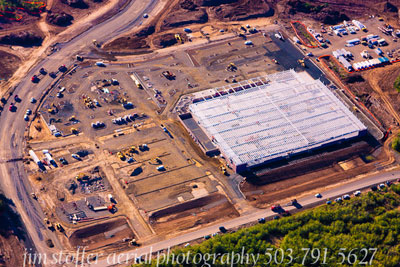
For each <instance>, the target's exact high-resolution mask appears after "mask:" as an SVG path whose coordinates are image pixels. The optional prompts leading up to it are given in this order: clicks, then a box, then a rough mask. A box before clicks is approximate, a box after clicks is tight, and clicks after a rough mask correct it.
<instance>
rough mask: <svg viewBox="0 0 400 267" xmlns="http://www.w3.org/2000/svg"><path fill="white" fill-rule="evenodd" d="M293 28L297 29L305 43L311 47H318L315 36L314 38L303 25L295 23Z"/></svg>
mask: <svg viewBox="0 0 400 267" xmlns="http://www.w3.org/2000/svg"><path fill="white" fill-rule="evenodd" d="M293 26H294V28H295V29H296V31H297V33H298V35H299V37H300V38H301V39H302V40H303V41H305V42H306V43H308V44H309V45H311V46H318V43H317V41H316V40H315V38H314V36H312V35H311V34H310V33H309V32H308V31H307V29H306V28H305V27H304V26H303V25H302V24H300V23H297V22H294V23H293Z"/></svg>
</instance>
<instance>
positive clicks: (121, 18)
mask: <svg viewBox="0 0 400 267" xmlns="http://www.w3.org/2000/svg"><path fill="white" fill-rule="evenodd" d="M157 4H159V1H156V0H141V1H132V2H131V3H130V4H129V5H128V6H127V7H126V8H125V9H124V10H123V11H121V12H120V13H118V15H117V16H115V17H113V18H111V19H109V20H107V21H105V22H103V23H100V24H98V25H96V26H94V27H92V28H90V29H89V30H88V31H86V32H84V33H83V34H80V35H79V36H77V37H76V38H74V39H72V40H71V41H69V42H67V43H63V44H62V45H60V48H61V49H60V51H58V52H55V53H54V54H52V55H51V56H48V57H46V58H45V59H44V60H43V61H41V62H40V63H39V64H37V65H36V66H35V67H33V68H31V69H30V71H29V72H27V73H26V70H27V69H29V68H30V66H31V65H32V64H34V62H35V60H33V59H32V61H29V62H27V63H26V64H25V65H24V67H23V68H20V70H19V71H18V75H15V78H14V80H13V81H14V82H17V81H18V80H19V79H20V78H22V77H23V79H22V81H21V82H20V84H19V85H18V86H17V87H16V88H15V94H18V95H20V96H23V98H24V99H22V102H21V103H18V104H17V110H16V112H9V111H5V112H3V113H2V114H1V117H0V125H2V126H3V127H1V132H0V135H1V136H2V138H1V142H0V151H1V152H0V159H1V160H8V159H12V158H18V157H22V156H24V154H25V153H24V131H25V129H26V122H25V121H24V120H23V119H22V118H23V114H24V113H25V110H26V109H27V108H28V106H29V105H30V103H29V100H28V99H29V98H31V97H35V98H37V99H40V95H41V93H42V92H41V91H40V90H38V88H39V87H38V86H36V85H35V84H33V83H31V81H30V78H29V77H31V76H32V75H34V74H35V73H37V72H38V71H39V69H40V68H42V67H44V68H45V69H48V70H53V69H54V67H55V66H58V65H60V60H63V63H64V64H66V65H67V66H70V65H72V63H73V61H72V57H73V55H74V54H75V53H77V51H80V50H81V49H83V48H85V47H87V44H88V43H90V42H91V40H92V39H97V40H99V41H101V42H103V41H106V40H108V39H109V38H112V37H114V36H116V35H118V34H121V33H123V31H124V29H129V28H131V27H134V26H136V25H138V24H139V23H140V20H141V18H142V16H143V14H144V13H150V12H151V11H152V10H153V8H154V7H156V5H157ZM84 26H85V25H82V27H84ZM49 43H50V40H49V41H48V43H46V45H48V44H49ZM45 49H46V46H43V47H41V48H40V49H39V50H38V54H40V53H43V52H44V51H45ZM52 82H53V80H52V79H51V78H50V77H48V76H47V77H45V78H43V79H42V80H41V82H40V88H42V89H44V88H47V87H48V86H49V85H50V84H51V83H52ZM10 170H11V172H10ZM0 173H1V176H2V179H1V181H0V185H1V188H2V189H3V191H4V192H7V197H9V198H11V199H13V200H14V201H15V205H16V207H17V210H18V212H19V213H20V214H21V217H22V219H23V222H24V223H25V225H26V227H27V230H28V232H29V234H30V237H31V238H32V240H33V243H34V244H35V245H36V249H37V250H38V252H41V253H47V252H51V250H50V249H49V248H48V247H47V246H46V245H45V242H44V241H45V239H46V238H47V237H50V238H51V239H53V240H54V243H55V248H54V249H62V247H60V244H59V242H58V241H57V239H56V237H55V235H54V233H51V232H48V231H47V230H44V229H43V228H44V227H43V217H44V216H43V213H42V211H41V210H40V207H39V206H38V203H36V202H34V200H32V199H31V197H30V193H31V187H30V184H29V181H28V177H27V175H26V173H25V171H24V166H23V163H22V162H20V161H16V162H12V163H3V164H1V165H0Z"/></svg>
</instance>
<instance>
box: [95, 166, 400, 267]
mask: <svg viewBox="0 0 400 267" xmlns="http://www.w3.org/2000/svg"><path fill="white" fill-rule="evenodd" d="M399 177H400V171H390V172H386V173H379V174H374V175H370V176H367V177H365V178H363V179H361V180H356V181H353V182H350V183H347V184H344V185H342V186H339V187H336V188H333V189H330V190H327V191H324V192H321V194H322V198H321V199H317V198H315V196H313V195H309V196H306V197H303V198H301V199H298V200H297V201H298V202H299V203H300V204H301V205H302V206H303V208H307V207H313V206H315V205H318V204H322V203H325V202H326V201H327V199H330V200H334V199H335V198H336V197H338V196H343V195H344V194H352V193H353V192H354V191H357V190H362V189H366V188H369V187H371V186H372V185H377V184H380V183H384V182H386V181H394V180H397V179H398V178H399ZM283 204H284V203H281V205H282V206H284V205H283ZM284 208H285V209H286V210H288V211H294V210H296V208H295V207H293V206H289V207H284ZM275 215H276V214H275V213H273V212H272V211H271V210H270V209H265V210H259V211H257V212H251V213H249V214H244V215H242V216H241V217H238V218H235V219H232V220H229V221H226V222H224V223H223V224H218V225H213V226H209V227H205V228H203V229H200V230H197V231H193V232H190V233H187V234H183V235H181V236H178V237H174V238H171V239H168V240H164V241H160V242H157V243H154V244H152V245H149V246H144V247H140V248H138V249H133V250H131V251H127V252H124V253H121V254H120V255H122V256H120V262H119V263H125V261H126V260H127V258H128V259H135V258H137V257H140V256H142V259H145V258H146V257H145V255H148V254H149V253H155V252H157V251H162V252H160V255H161V254H162V253H166V251H167V250H168V248H171V247H173V246H176V245H180V244H185V243H189V242H190V241H192V240H196V239H198V238H202V237H204V236H206V235H211V234H212V233H216V232H219V227H220V226H221V225H223V226H224V227H225V228H226V229H232V228H236V227H238V226H241V225H245V224H248V223H252V222H255V221H257V220H258V219H259V218H263V217H264V218H266V219H272V217H273V216H275ZM118 256H119V254H117V255H116V256H115V257H114V255H111V256H109V257H108V259H107V258H105V259H102V260H99V261H98V263H97V264H91V265H90V266H96V267H103V266H112V265H118V264H119V263H118V261H117V260H118ZM155 257H157V256H155ZM147 258H149V257H147ZM153 260H156V259H153Z"/></svg>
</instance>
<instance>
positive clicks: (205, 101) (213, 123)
mask: <svg viewBox="0 0 400 267" xmlns="http://www.w3.org/2000/svg"><path fill="white" fill-rule="evenodd" d="M189 110H190V113H191V115H189V116H187V114H186V116H182V115H181V119H182V122H183V124H184V125H185V119H190V120H191V122H192V123H191V126H193V121H195V122H196V124H197V125H196V127H198V128H197V129H196V130H197V131H201V134H202V135H203V137H202V139H203V140H204V139H205V138H204V133H205V135H206V136H207V137H208V138H209V140H211V143H212V144H213V145H215V147H217V148H218V149H219V151H220V152H221V153H222V154H223V156H224V157H225V158H226V160H227V163H228V164H229V165H230V166H231V167H232V168H233V169H234V170H235V171H236V172H244V171H246V170H248V169H249V168H252V167H256V166H261V165H262V164H266V163H268V162H272V161H276V160H279V159H282V158H290V157H292V156H294V155H299V154H300V153H303V152H310V150H313V149H317V148H321V147H323V146H328V145H330V144H333V143H337V142H342V141H344V140H350V139H353V138H356V137H359V136H362V135H364V134H366V132H367V129H366V127H365V126H364V125H363V124H362V123H361V122H360V121H359V120H358V119H357V117H356V116H355V115H353V113H351V112H350V110H349V109H348V108H347V107H346V106H345V105H344V104H343V103H342V102H341V101H340V100H339V99H338V98H337V97H336V96H335V95H334V94H333V93H332V92H331V91H330V89H328V88H327V87H326V86H325V85H324V84H323V83H322V82H321V81H319V80H314V79H313V78H311V76H309V75H308V74H307V73H306V72H301V73H296V72H295V71H294V70H288V71H284V72H279V73H275V74H271V75H267V76H264V77H260V78H256V79H251V80H247V81H242V82H239V83H236V84H232V85H227V86H225V87H222V88H215V89H211V90H207V91H203V92H199V93H197V95H196V98H195V99H194V100H193V103H192V104H190V105H189ZM185 126H186V128H187V129H188V130H189V131H190V132H192V135H196V134H195V133H193V132H194V131H192V129H189V128H190V126H189V127H188V125H185ZM194 138H195V140H196V136H194ZM196 141H198V143H199V144H200V145H202V143H204V142H203V141H199V140H196ZM207 142H208V141H207ZM210 145H211V144H210V142H208V146H209V147H210ZM204 147H205V146H204ZM204 147H203V151H204ZM210 148H211V147H210Z"/></svg>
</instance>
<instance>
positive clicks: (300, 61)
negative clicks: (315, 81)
mask: <svg viewBox="0 0 400 267" xmlns="http://www.w3.org/2000/svg"><path fill="white" fill-rule="evenodd" d="M297 63H299V64H300V65H301V66H302V67H303V68H305V67H306V63H305V62H304V59H298V60H297Z"/></svg>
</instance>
